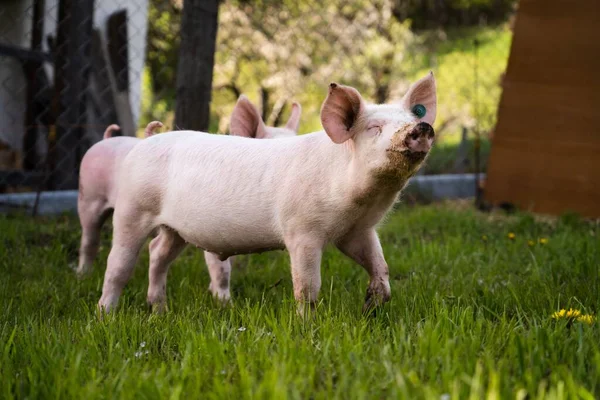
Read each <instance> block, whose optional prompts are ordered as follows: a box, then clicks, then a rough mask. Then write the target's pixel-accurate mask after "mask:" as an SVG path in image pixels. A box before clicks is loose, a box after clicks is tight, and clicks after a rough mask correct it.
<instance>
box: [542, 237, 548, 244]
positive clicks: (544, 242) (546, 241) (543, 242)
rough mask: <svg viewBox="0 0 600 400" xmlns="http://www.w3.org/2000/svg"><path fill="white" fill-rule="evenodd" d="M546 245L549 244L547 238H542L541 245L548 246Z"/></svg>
mask: <svg viewBox="0 0 600 400" xmlns="http://www.w3.org/2000/svg"><path fill="white" fill-rule="evenodd" d="M546 243H548V239H547V238H540V244H546Z"/></svg>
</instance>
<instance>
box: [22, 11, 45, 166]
mask: <svg viewBox="0 0 600 400" xmlns="http://www.w3.org/2000/svg"><path fill="white" fill-rule="evenodd" d="M44 4H45V1H44V0H34V2H33V20H32V22H33V23H32V26H33V29H32V32H31V50H34V51H41V50H42V35H43V32H44ZM25 73H26V75H27V105H26V107H27V109H26V111H25V135H24V137H23V168H24V169H26V170H32V169H35V168H37V167H38V163H39V162H40V159H39V155H38V154H37V141H38V135H39V130H38V127H37V126H36V125H37V123H38V118H39V117H40V116H41V115H40V114H42V113H44V112H48V111H49V110H41V109H40V108H41V107H40V106H39V104H40V102H39V101H37V97H38V96H39V95H40V93H39V92H40V90H41V89H42V85H40V82H39V79H38V76H40V75H41V74H43V73H44V70H43V69H42V63H41V62H34V61H25Z"/></svg>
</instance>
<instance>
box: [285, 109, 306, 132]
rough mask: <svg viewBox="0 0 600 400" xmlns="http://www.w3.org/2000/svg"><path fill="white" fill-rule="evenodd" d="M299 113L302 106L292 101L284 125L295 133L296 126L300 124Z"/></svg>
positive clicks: (296, 130)
mask: <svg viewBox="0 0 600 400" xmlns="http://www.w3.org/2000/svg"><path fill="white" fill-rule="evenodd" d="M300 114H302V107H301V106H300V104H298V103H296V102H294V103H292V112H291V113H290V119H288V122H287V124H285V127H286V128H287V129H290V130H292V131H294V132H296V133H298V127H299V126H300Z"/></svg>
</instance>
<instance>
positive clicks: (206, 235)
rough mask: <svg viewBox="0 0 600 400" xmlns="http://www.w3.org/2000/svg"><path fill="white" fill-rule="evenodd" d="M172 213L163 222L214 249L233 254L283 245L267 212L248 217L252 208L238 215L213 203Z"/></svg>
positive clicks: (191, 240) (189, 240) (192, 241)
mask: <svg viewBox="0 0 600 400" xmlns="http://www.w3.org/2000/svg"><path fill="white" fill-rule="evenodd" d="M247 211H251V210H247ZM169 214H170V215H168V216H167V217H166V218H164V222H163V223H164V225H166V226H168V227H170V228H172V229H174V230H175V231H176V232H177V233H178V234H179V236H181V237H182V238H183V239H184V240H185V241H186V242H187V243H190V244H192V245H194V246H196V247H198V248H201V249H203V250H207V251H210V252H212V253H217V254H221V255H225V256H232V255H235V254H248V253H256V252H261V251H267V250H277V249H283V248H284V245H283V239H282V237H281V235H280V234H279V233H278V232H277V230H276V229H274V227H273V224H272V222H271V218H269V217H268V216H267V215H262V216H259V217H258V218H257V216H256V215H255V216H254V217H249V214H251V212H246V213H244V214H246V215H239V213H236V212H235V211H233V210H226V209H211V208H210V207H208V208H204V209H202V208H201V207H198V208H196V209H194V210H185V209H181V208H179V209H178V210H177V211H175V212H172V213H169ZM236 214H238V215H236ZM261 217H262V218H261Z"/></svg>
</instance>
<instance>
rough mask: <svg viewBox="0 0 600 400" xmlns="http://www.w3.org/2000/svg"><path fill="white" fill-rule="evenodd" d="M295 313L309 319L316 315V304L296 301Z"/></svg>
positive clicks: (306, 319)
mask: <svg viewBox="0 0 600 400" xmlns="http://www.w3.org/2000/svg"><path fill="white" fill-rule="evenodd" d="M296 313H297V314H298V316H299V317H300V318H302V319H303V320H305V321H311V320H313V319H314V318H315V316H316V315H317V305H316V303H313V302H308V301H301V302H299V303H298V307H297V308H296Z"/></svg>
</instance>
